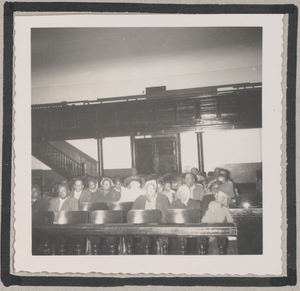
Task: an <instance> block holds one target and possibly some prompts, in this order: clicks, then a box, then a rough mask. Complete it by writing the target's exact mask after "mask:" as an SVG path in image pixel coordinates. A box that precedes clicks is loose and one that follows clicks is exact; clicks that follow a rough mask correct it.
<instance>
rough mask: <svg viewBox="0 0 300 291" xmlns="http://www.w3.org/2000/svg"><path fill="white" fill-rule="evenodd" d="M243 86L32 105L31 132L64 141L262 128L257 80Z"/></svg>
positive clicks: (34, 135)
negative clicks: (221, 89) (202, 130)
mask: <svg viewBox="0 0 300 291" xmlns="http://www.w3.org/2000/svg"><path fill="white" fill-rule="evenodd" d="M242 85H243V86H239V84H237V85H235V86H233V87H234V88H233V89H228V90H227V91H218V90H217V89H218V88H216V87H211V88H195V89H183V90H173V91H162V92H161V91H159V92H154V93H151V94H149V96H147V95H141V96H128V97H118V98H110V99H99V100H97V101H90V102H88V101H86V102H81V103H80V102H70V103H66V102H63V103H59V104H47V105H33V106H32V136H33V138H34V139H41V138H44V139H47V140H65V139H81V138H95V137H96V136H99V135H101V136H103V137H113V136H124V135H138V134H159V133H160V134H161V133H164V132H166V131H169V132H172V133H178V132H182V131H188V130H191V131H195V130H197V129H198V130H199V128H200V129H205V128H209V129H232V128H257V127H261V114H262V113H261V84H248V86H247V89H246V88H245V87H246V86H245V84H242ZM223 87H224V86H223Z"/></svg>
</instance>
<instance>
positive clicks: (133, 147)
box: [130, 135, 136, 168]
mask: <svg viewBox="0 0 300 291" xmlns="http://www.w3.org/2000/svg"><path fill="white" fill-rule="evenodd" d="M130 148H131V167H132V168H136V158H135V142H134V136H133V135H131V136H130Z"/></svg>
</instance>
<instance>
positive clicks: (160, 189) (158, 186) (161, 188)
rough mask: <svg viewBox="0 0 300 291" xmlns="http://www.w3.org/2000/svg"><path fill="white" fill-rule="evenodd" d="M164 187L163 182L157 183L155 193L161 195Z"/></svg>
mask: <svg viewBox="0 0 300 291" xmlns="http://www.w3.org/2000/svg"><path fill="white" fill-rule="evenodd" d="M164 186H165V184H164V182H163V181H158V182H157V192H158V193H159V194H162V193H163V192H164Z"/></svg>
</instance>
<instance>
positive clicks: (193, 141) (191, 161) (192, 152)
mask: <svg viewBox="0 0 300 291" xmlns="http://www.w3.org/2000/svg"><path fill="white" fill-rule="evenodd" d="M180 146H181V168H182V172H183V173H186V172H190V171H191V169H192V168H199V167H198V147H197V135H196V133H194V132H187V133H181V134H180Z"/></svg>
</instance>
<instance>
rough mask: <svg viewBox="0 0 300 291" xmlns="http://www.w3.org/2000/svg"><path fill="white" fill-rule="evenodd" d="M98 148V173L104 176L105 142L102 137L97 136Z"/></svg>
mask: <svg viewBox="0 0 300 291" xmlns="http://www.w3.org/2000/svg"><path fill="white" fill-rule="evenodd" d="M97 150H98V175H99V177H102V176H103V143H102V138H101V137H100V138H97Z"/></svg>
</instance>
